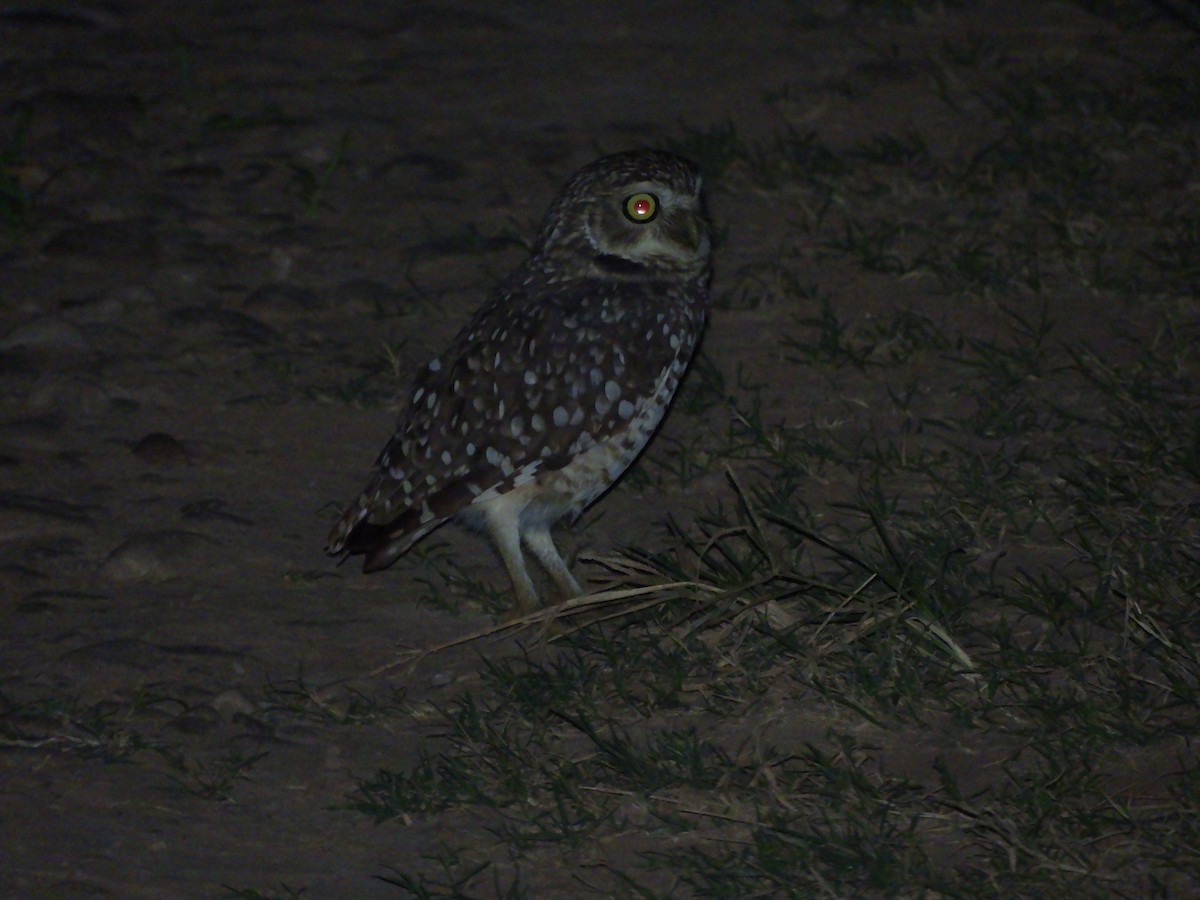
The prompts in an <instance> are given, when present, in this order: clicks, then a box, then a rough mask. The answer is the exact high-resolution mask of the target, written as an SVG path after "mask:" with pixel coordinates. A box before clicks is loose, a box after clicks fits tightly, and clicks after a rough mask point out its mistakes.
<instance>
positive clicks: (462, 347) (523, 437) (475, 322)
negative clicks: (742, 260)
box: [327, 274, 704, 571]
mask: <svg viewBox="0 0 1200 900" xmlns="http://www.w3.org/2000/svg"><path fill="white" fill-rule="evenodd" d="M530 280H531V276H529V275H528V274H527V275H526V277H525V278H524V279H523V280H518V281H517V282H516V283H515V286H514V282H512V281H510V282H509V285H510V288H509V290H507V291H503V292H501V293H500V294H498V295H497V296H496V297H494V298H493V300H492V301H490V302H489V303H488V304H486V305H485V306H484V307H483V308H481V309H480V310H479V312H478V313H476V315H475V317H474V318H473V319H472V320H471V322H470V323H468V324H467V326H466V327H465V328H463V330H462V331H461V332H459V334H458V336H457V337H456V338H455V340H454V342H453V343H452V344H451V346H450V348H449V349H448V350H447V351H446V352H445V353H444V354H442V356H441V357H439V358H438V359H437V360H434V361H433V362H432V363H430V365H429V366H428V367H427V368H425V369H423V370H422V371H421V373H420V375H419V376H418V378H417V381H416V383H415V385H414V390H413V393H412V395H411V398H410V405H409V407H408V409H407V411H406V412H405V414H404V416H403V417H402V419H401V425H400V428H399V430H398V431H397V432H396V434H395V436H394V437H393V438H392V440H391V441H390V442H389V443H388V445H387V446H386V447H385V448H384V450H383V452H382V453H381V454H380V456H379V459H378V460H377V462H376V466H375V470H374V472H373V473H372V477H371V480H370V483H369V484H368V485H367V488H366V490H364V491H363V493H362V494H361V495H360V496H359V498H358V500H357V501H356V502H355V503H354V504H352V505H351V507H350V508H349V509H348V510H347V511H346V513H345V515H344V516H343V517H342V519H341V521H340V522H339V523H338V524H337V526H335V528H334V529H333V532H332V533H331V534H330V538H329V544H328V548H327V549H328V552H330V553H333V554H339V553H365V554H366V555H367V558H366V561H365V564H364V568H365V569H366V570H367V571H372V570H375V569H378V568H383V567H385V566H387V565H390V564H391V563H392V562H393V561H395V559H396V558H398V557H399V556H400V555H402V554H403V553H404V552H406V551H407V550H408V549H409V548H410V547H411V546H412V545H413V544H414V543H416V542H417V541H418V540H420V539H421V538H422V537H424V536H425V535H427V534H428V533H429V532H431V531H432V530H434V529H435V528H437V527H438V526H440V525H441V524H443V523H444V522H445V521H447V520H448V519H449V518H451V517H452V516H454V515H455V513H457V512H458V511H459V510H461V509H462V508H464V507H466V506H468V505H470V504H471V503H474V502H476V501H481V500H486V499H489V498H491V497H494V496H497V495H499V494H503V493H506V492H507V491H509V490H511V489H512V488H514V487H518V486H520V485H522V484H525V483H528V482H529V481H531V480H533V479H534V478H536V477H537V475H538V474H539V473H540V472H545V471H552V470H555V469H561V468H563V467H564V466H566V465H567V464H568V463H570V462H571V460H572V459H574V458H576V457H577V456H578V455H580V454H581V453H584V452H586V451H587V450H589V449H591V448H592V447H594V446H595V445H596V444H598V443H602V442H604V441H605V440H607V439H609V438H612V437H613V436H614V435H617V434H618V433H620V432H622V431H623V430H627V429H628V428H629V426H630V423H631V421H632V420H633V419H634V418H635V417H637V416H638V415H639V414H640V413H641V412H642V411H643V409H644V408H645V406H646V405H647V404H649V403H661V402H662V400H661V396H660V394H661V389H662V382H663V379H664V378H665V377H666V376H667V374H668V373H670V372H676V373H679V372H682V369H683V368H684V367H686V365H687V362H688V360H689V359H690V356H691V353H692V351H693V349H694V346H695V342H696V338H697V337H698V335H699V332H700V330H701V329H702V327H703V316H704V313H703V302H702V301H703V299H704V298H703V296H702V291H703V289H702V288H697V290H699V291H701V296H697V297H693V298H690V299H691V300H692V301H695V302H689V298H687V297H684V296H680V291H681V288H680V286H679V285H659V284H656V283H643V284H630V283H614V282H607V281H605V282H602V281H596V280H580V281H576V282H567V283H560V284H557V285H553V286H550V285H543V286H537V285H532V286H531V284H530ZM531 287H540V288H541V289H540V290H532V289H531ZM676 377H677V376H676ZM668 399H669V398H668Z"/></svg>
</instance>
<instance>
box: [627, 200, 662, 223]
mask: <svg viewBox="0 0 1200 900" xmlns="http://www.w3.org/2000/svg"><path fill="white" fill-rule="evenodd" d="M657 215H658V198H657V197H655V196H654V195H653V194H630V195H629V196H628V197H626V198H625V218H627V219H628V220H629V221H630V222H637V223H639V224H641V223H645V222H649V221H650V220H651V219H653V218H654V217H655V216H657Z"/></svg>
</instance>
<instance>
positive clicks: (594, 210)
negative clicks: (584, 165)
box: [584, 182, 709, 276]
mask: <svg viewBox="0 0 1200 900" xmlns="http://www.w3.org/2000/svg"><path fill="white" fill-rule="evenodd" d="M584 230H585V233H586V234H587V236H588V241H589V243H590V244H591V245H592V247H593V248H594V249H595V250H596V251H598V253H597V255H596V257H595V258H596V259H597V260H602V263H601V266H602V268H604V270H605V271H606V272H607V273H609V274H613V272H614V269H613V263H614V261H615V260H621V261H622V263H623V265H622V266H620V267H619V268H621V269H622V270H623V272H622V274H624V275H626V276H636V275H638V274H642V275H645V274H646V273H647V270H648V271H650V272H653V271H655V270H661V269H663V268H666V269H669V270H672V271H681V270H684V271H690V270H693V269H699V268H702V267H703V266H704V265H705V264H706V263H705V261H706V260H707V258H708V254H709V240H708V229H707V228H706V227H705V225H704V217H703V214H702V213H701V211H700V203H699V199H698V198H697V197H696V196H695V195H693V194H692V193H690V192H688V193H679V192H677V191H675V190H673V189H672V188H671V187H670V186H668V185H666V184H659V183H656V182H643V183H641V184H632V185H628V186H627V187H625V189H624V190H620V191H616V192H614V193H613V194H610V195H608V197H607V198H604V199H601V200H600V202H598V203H597V204H595V205H594V206H592V207H591V210H590V212H589V215H588V219H587V222H586V225H585V229H584Z"/></svg>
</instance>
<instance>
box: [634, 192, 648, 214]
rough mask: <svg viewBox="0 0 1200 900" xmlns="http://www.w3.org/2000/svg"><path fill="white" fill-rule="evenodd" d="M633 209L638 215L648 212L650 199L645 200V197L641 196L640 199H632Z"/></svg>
mask: <svg viewBox="0 0 1200 900" xmlns="http://www.w3.org/2000/svg"><path fill="white" fill-rule="evenodd" d="M633 211H634V212H635V213H636V214H637V215H639V216H644V215H647V214H649V212H650V201H649V200H647V199H646V198H645V197H643V198H642V199H641V200H634V201H633Z"/></svg>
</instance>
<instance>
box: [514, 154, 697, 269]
mask: <svg viewBox="0 0 1200 900" xmlns="http://www.w3.org/2000/svg"><path fill="white" fill-rule="evenodd" d="M700 186H701V177H700V170H699V169H698V168H697V167H696V165H695V164H694V163H692V162H690V161H688V160H686V159H684V158H683V157H680V156H676V155H674V154H672V153H666V152H664V151H661V150H632V151H629V152H627V153H616V154H613V155H612V156H605V157H603V158H601V159H598V160H596V162H594V163H592V164H591V165H589V166H585V167H584V168H583V169H580V170H579V171H578V172H577V173H576V174H575V175H574V177H573V178H572V179H571V180H570V181H569V182H567V185H566V187H564V188H563V189H562V191H560V192H559V195H558V197H556V198H555V200H554V202H553V203H552V204H551V205H550V209H549V210H548V211H547V213H546V218H545V220H544V222H543V223H542V230H541V234H540V235H539V236H538V240H537V243H536V245H535V247H534V254H535V256H541V257H543V258H544V259H546V260H547V261H548V262H550V263H552V264H553V266H554V268H555V269H556V270H558V271H559V272H564V270H565V274H571V275H599V276H602V277H606V278H618V279H643V278H662V277H664V276H665V275H666V276H671V277H679V276H684V277H687V276H698V275H705V274H707V272H708V269H709V264H710V257H711V252H712V246H711V242H710V239H709V231H708V222H707V219H706V217H705V214H704V208H703V204H702V202H701V198H700Z"/></svg>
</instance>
